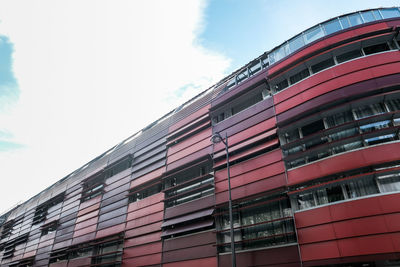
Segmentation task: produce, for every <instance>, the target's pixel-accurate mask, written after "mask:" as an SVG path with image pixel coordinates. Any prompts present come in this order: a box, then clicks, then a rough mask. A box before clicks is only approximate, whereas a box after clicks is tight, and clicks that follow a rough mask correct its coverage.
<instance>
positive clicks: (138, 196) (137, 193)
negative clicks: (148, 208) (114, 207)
mask: <svg viewBox="0 0 400 267" xmlns="http://www.w3.org/2000/svg"><path fill="white" fill-rule="evenodd" d="M161 189H162V185H161V183H160V182H159V183H157V184H153V185H145V186H140V187H139V188H133V189H132V190H131V192H130V193H129V202H136V201H139V200H142V199H144V198H147V197H149V196H152V195H155V194H157V193H160V192H161Z"/></svg>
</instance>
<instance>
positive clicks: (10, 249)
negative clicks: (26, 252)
mask: <svg viewBox="0 0 400 267" xmlns="http://www.w3.org/2000/svg"><path fill="white" fill-rule="evenodd" d="M28 237H29V233H27V234H24V235H21V236H19V237H17V238H14V239H13V240H10V241H7V242H6V243H5V244H4V247H3V249H4V251H3V258H2V259H3V260H4V259H9V258H12V257H13V256H14V251H15V247H16V246H18V245H20V244H23V243H26V241H28Z"/></svg>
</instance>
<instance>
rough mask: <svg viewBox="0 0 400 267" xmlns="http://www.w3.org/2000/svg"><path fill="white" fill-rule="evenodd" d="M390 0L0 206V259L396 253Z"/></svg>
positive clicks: (394, 57) (200, 259) (241, 260)
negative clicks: (5, 208) (21, 199)
mask: <svg viewBox="0 0 400 267" xmlns="http://www.w3.org/2000/svg"><path fill="white" fill-rule="evenodd" d="M399 26H400V10H399V8H382V9H375V10H365V11H361V12H355V13H351V14H347V15H343V16H340V17H337V18H334V19H331V20H329V21H325V22H322V23H321V24H318V25H316V26H314V27H312V28H310V29H308V30H306V31H304V32H302V33H300V34H298V35H297V36H295V37H293V38H292V39H290V40H288V41H286V42H284V43H283V44H282V45H280V46H279V47H276V48H274V49H273V50H271V51H269V52H267V53H264V54H263V55H261V56H260V57H258V58H256V59H254V60H253V61H251V62H250V63H248V64H247V65H246V66H244V67H243V68H241V69H239V70H237V71H236V72H234V73H233V74H232V75H230V76H228V77H226V78H224V79H223V80H222V81H221V82H219V83H218V84H216V85H214V86H212V87H211V88H209V89H208V90H206V91H204V92H202V93H201V94H200V95H198V96H196V97H195V98H193V99H192V100H190V101H188V102H187V103H185V104H183V105H182V106H180V107H178V108H176V109H175V110H173V111H172V112H170V113H168V114H166V115H165V116H164V117H162V118H161V119H159V120H157V121H156V122H154V123H152V124H151V125H149V126H147V127H146V128H144V129H143V130H141V131H140V132H138V133H136V134H135V135H133V136H131V137H129V138H128V139H126V140H124V141H122V142H121V143H120V144H118V145H116V146H115V147H113V148H112V149H110V150H108V151H106V152H105V153H104V154H102V155H100V156H99V157H97V158H96V159H94V160H92V161H91V162H89V163H87V164H86V165H85V166H82V167H81V168H79V169H77V170H76V171H74V172H73V173H71V174H70V175H68V176H67V177H65V178H63V179H61V180H60V181H59V182H57V183H56V184H54V185H52V186H51V187H49V188H47V189H46V190H44V191H43V192H41V193H39V194H38V195H36V196H35V197H33V198H31V199H30V200H28V201H27V202H25V203H23V204H21V205H19V206H18V207H16V208H14V209H12V210H11V211H9V212H8V213H6V214H3V215H1V216H0V224H1V228H0V232H1V241H0V259H1V266H53V267H56V266H57V267H58V266H59V267H61V266H192V267H195V266H207V267H208V266H230V264H231V253H230V242H231V237H230V222H229V216H228V175H227V167H226V166H227V162H226V154H225V146H224V145H223V144H222V143H219V144H213V143H212V142H211V141H210V138H211V136H212V135H213V134H214V133H220V134H221V135H222V136H225V134H226V135H227V136H228V139H229V158H230V160H229V165H230V177H231V187H232V191H231V192H232V199H233V226H234V237H235V239H234V240H235V248H236V258H237V265H238V266H282V267H289V266H400V152H399V151H400V141H399V137H400V135H399V126H400V90H399V89H400V72H399V70H400V53H399V49H400V46H399V39H400V36H399V29H400V28H399Z"/></svg>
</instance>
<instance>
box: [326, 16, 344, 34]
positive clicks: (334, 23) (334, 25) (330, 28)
mask: <svg viewBox="0 0 400 267" xmlns="http://www.w3.org/2000/svg"><path fill="white" fill-rule="evenodd" d="M323 26H324V28H325V32H326V34H327V35H328V34H331V33H334V32H337V31H340V30H341V29H342V26H341V25H340V22H339V20H338V19H337V18H335V19H333V20H330V21H328V22H325V23H324V24H323Z"/></svg>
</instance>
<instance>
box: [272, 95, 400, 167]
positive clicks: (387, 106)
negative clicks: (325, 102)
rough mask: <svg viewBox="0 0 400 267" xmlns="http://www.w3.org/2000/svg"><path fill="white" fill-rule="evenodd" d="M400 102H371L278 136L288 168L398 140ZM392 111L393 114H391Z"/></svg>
mask: <svg viewBox="0 0 400 267" xmlns="http://www.w3.org/2000/svg"><path fill="white" fill-rule="evenodd" d="M398 111H400V99H398V98H394V99H388V100H386V101H382V102H378V103H371V104H369V105H363V106H359V107H353V109H351V110H344V111H341V112H338V113H335V114H333V115H329V116H326V117H324V118H321V119H318V120H316V121H314V122H312V123H308V124H306V125H304V126H302V127H299V128H295V129H292V130H289V131H286V132H284V133H280V134H279V138H280V141H281V143H282V144H283V153H284V156H285V158H284V160H285V162H286V165H287V167H288V168H294V167H297V166H301V165H304V164H306V163H310V162H313V161H316V160H319V159H322V158H325V157H328V156H331V155H334V154H338V153H342V152H345V151H350V150H354V149H357V148H360V147H363V146H371V145H376V144H380V143H386V142H390V141H393V140H398V139H399V135H398V126H399V125H400V118H398V116H395V114H398V113H396V112H398ZM392 112H395V113H392Z"/></svg>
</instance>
